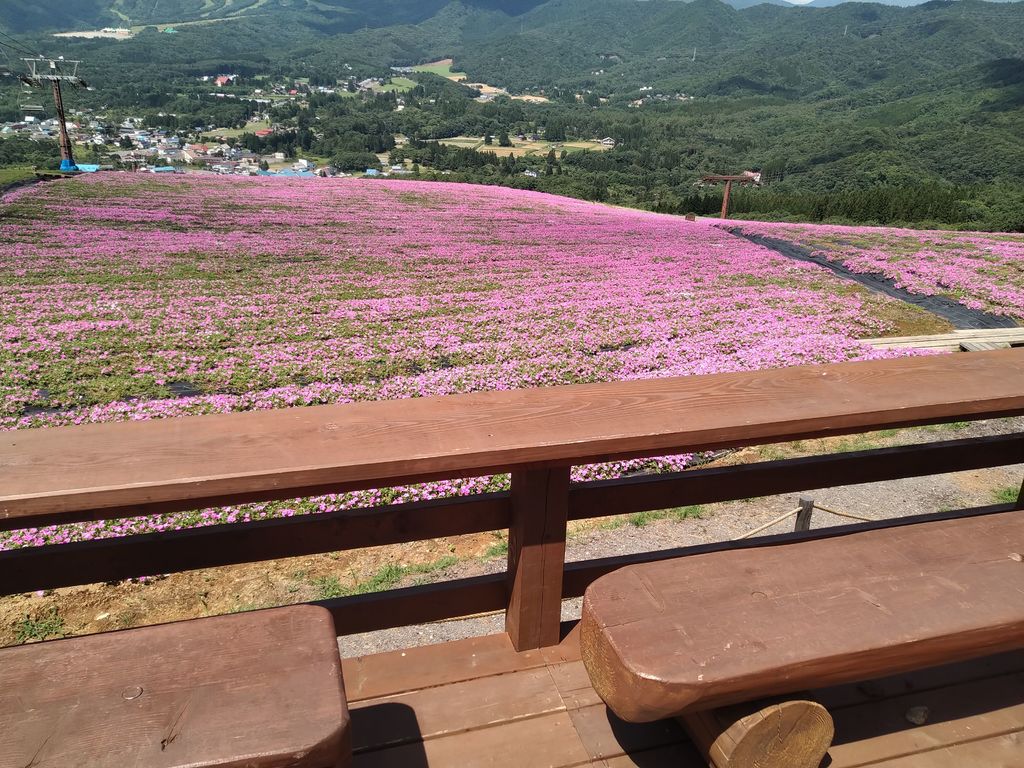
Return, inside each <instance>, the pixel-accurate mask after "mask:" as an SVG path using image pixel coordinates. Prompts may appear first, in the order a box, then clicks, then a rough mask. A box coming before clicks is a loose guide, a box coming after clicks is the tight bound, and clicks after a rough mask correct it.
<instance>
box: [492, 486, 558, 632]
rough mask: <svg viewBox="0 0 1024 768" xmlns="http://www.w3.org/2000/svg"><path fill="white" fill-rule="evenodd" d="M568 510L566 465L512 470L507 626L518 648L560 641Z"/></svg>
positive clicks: (506, 628)
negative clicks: (552, 467) (551, 467)
mask: <svg viewBox="0 0 1024 768" xmlns="http://www.w3.org/2000/svg"><path fill="white" fill-rule="evenodd" d="M568 515H569V467H556V468H554V469H530V470H518V471H513V472H512V523H511V525H510V527H509V531H508V583H509V600H508V611H507V613H506V614H505V631H506V632H508V636H509V638H510V639H511V640H512V644H513V645H514V646H515V648H516V650H518V651H525V650H528V649H531V648H543V647H544V646H548V645H557V644H558V642H559V639H560V638H559V627H560V624H561V619H562V575H563V572H564V570H565V527H566V520H567V519H568Z"/></svg>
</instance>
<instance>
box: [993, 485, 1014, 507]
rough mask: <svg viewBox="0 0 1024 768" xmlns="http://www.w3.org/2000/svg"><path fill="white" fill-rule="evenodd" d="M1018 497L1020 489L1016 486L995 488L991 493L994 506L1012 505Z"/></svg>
mask: <svg viewBox="0 0 1024 768" xmlns="http://www.w3.org/2000/svg"><path fill="white" fill-rule="evenodd" d="M1019 495H1020V487H1019V486H1016V485H1008V486H1006V487H1005V488H997V489H996V490H994V491H992V498H993V499H995V502H996V504H1013V503H1014V502H1016V501H1017V497H1018V496H1019Z"/></svg>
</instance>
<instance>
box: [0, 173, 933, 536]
mask: <svg viewBox="0 0 1024 768" xmlns="http://www.w3.org/2000/svg"><path fill="white" fill-rule="evenodd" d="M58 211H60V212H61V213H62V218H63V220H64V221H72V222H74V224H73V225H66V226H57V225H55V224H54V223H53V222H54V214H55V213H56V212H58ZM0 214H2V217H3V218H2V220H0V221H2V223H0V237H2V238H3V241H4V242H5V244H7V247H6V248H5V249H3V251H2V252H0V307H2V309H0V329H2V334H3V337H2V338H3V343H2V346H0V428H2V429H26V428H34V427H45V426H53V425H61V424H80V423H85V422H95V421H111V420H126V419H148V418H160V417H166V416H176V415H187V414H201V413H214V412H225V411H234V410H249V409H262V408H279V407H288V406H301V405H309V404H317V403H333V402H350V401H356V400H371V399H390V398H402V397H422V396H430V395H440V394H448V393H456V392H467V391H473V390H481V389H492V390H493V389H512V388H518V387H535V386H545V385H555V384H569V383H576V382H592V381H607V380H618V379H631V378H644V377H658V376H672V375H684V374H696V373H710V372H716V371H732V370H742V369H754V368H765V367H774V366H785V365H793V364H799V363H806V362H827V361H838V360H846V359H853V358H868V357H882V356H890V355H892V354H896V353H892V352H880V351H877V350H873V349H871V348H869V347H868V346H867V345H865V344H861V343H859V342H858V341H857V339H858V338H860V337H871V336H880V335H886V334H898V333H900V332H901V331H903V330H905V329H906V328H907V327H914V328H915V329H919V328H922V327H924V328H927V327H928V326H929V323H931V324H933V325H934V324H936V321H935V320H934V318H931V316H929V315H927V314H925V313H923V312H922V311H921V310H918V309H916V308H913V307H909V306H907V305H904V304H902V303H900V302H897V301H894V300H890V299H888V298H885V297H880V296H877V295H873V294H868V293H866V292H864V291H862V290H861V289H860V288H859V287H857V286H855V285H853V284H849V283H845V282H843V281H841V280H840V279H838V278H836V277H834V276H833V275H832V274H831V273H829V272H828V271H826V270H824V269H821V268H820V267H817V266H815V265H808V264H802V263H798V262H794V261H791V260H788V259H786V258H784V257H782V256H780V255H778V254H776V253H774V252H772V251H771V250H769V249H767V248H763V247H760V246H757V245H754V244H752V243H750V242H748V241H746V240H743V239H742V238H739V237H736V236H735V235H732V234H729V233H727V232H724V231H722V230H720V229H718V228H716V227H715V226H712V225H711V224H708V223H704V222H696V223H691V222H686V221H684V220H682V219H680V218H675V217H669V216H662V215H657V214H652V213H646V212H642V211H635V210H628V209H620V208H610V207H606V206H601V205H594V204H590V203H585V202H581V201H578V200H572V199H567V198H559V197H553V196H547V195H542V194H539V193H533V192H526V191H518V190H511V189H505V188H497V187H468V186H464V185H456V184H444V185H441V184H434V183H430V182H413V181H408V182H407V181H397V182H395V181H357V180H324V181H316V182H312V183H311V182H308V181H298V180H295V181H289V180H284V179H256V180H244V179H234V178H217V177H195V176H191V177H188V178H181V177H178V178H154V177H151V176H146V177H143V176H140V175H129V174H101V175H91V176H88V177H78V178H74V179H69V180H64V181H60V182H56V183H51V184H47V185H43V186H35V187H31V188H25V189H20V190H17V191H15V192H13V193H12V194H11V195H9V196H8V197H7V198H6V199H5V201H4V203H3V205H2V208H0ZM687 461H688V457H666V458H663V459H659V460H655V461H654V462H653V463H648V464H647V465H643V464H641V463H639V462H622V463H618V464H614V465H602V466H598V467H584V468H578V469H577V470H576V477H577V478H579V479H590V478H596V477H604V476H613V475H616V474H620V473H621V472H623V471H634V470H637V469H639V468H641V467H642V466H647V467H648V468H652V469H672V468H679V467H681V466H684V465H685V464H686V462H687ZM506 481H507V480H506V478H503V477H494V478H477V479H469V480H464V481H455V482H450V483H443V484H435V485H427V486H417V487H412V488H399V489H390V490H387V491H383V492H381V491H366V492H360V493H354V494H346V495H344V496H330V497H320V498H316V499H306V500H302V501H300V502H287V503H268V504H252V505H244V506H240V507H232V508H221V509H208V510H200V511H197V512H190V513H181V514H176V515H165V516H160V517H149V518H135V519H129V520H123V521H113V522H102V523H83V524H76V525H71V526H62V527H59V528H46V529H39V530H32V531H26V532H11V533H5V534H2V537H0V548H11V547H20V546H31V545H35V544H41V543H47V542H63V541H70V540H77V539H82V538H85V539H88V538H96V537H102V536H112V535H123V534H128V533H135V532H142V531H151V530H167V529H173V528H180V527H189V526H195V525H203V524H213V523H219V522H234V521H243V520H251V519H261V518H265V517H272V516H280V515H285V516H287V515H293V514H302V513H307V512H318V511H327V510H331V509H337V508H350V507H354V506H362V505H368V504H379V503H387V502H391V501H405V500H413V499H418V498H430V497H435V496H440V495H451V494H462V493H470V492H475V491H478V490H483V489H489V488H500V487H503V486H504V483H505V482H506Z"/></svg>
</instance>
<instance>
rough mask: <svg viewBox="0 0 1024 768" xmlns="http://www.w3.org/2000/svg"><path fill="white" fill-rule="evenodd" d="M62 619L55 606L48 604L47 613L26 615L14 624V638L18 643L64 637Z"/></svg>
mask: <svg viewBox="0 0 1024 768" xmlns="http://www.w3.org/2000/svg"><path fill="white" fill-rule="evenodd" d="M66 634H67V633H66V632H65V631H64V619H63V618H61V616H60V614H59V613H58V612H57V606H55V605H52V606H50V610H49V611H48V612H47V613H44V614H41V615H39V616H32V615H26V616H25V618H24V619H22V620H21V621H19V622H18V623H17V624H16V625H15V629H14V639H15V640H16V641H17V642H18V643H19V644H20V643H28V642H31V641H33V640H46V639H48V638H51V637H64V635H66Z"/></svg>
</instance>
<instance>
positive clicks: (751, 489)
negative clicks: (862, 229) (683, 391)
mask: <svg viewBox="0 0 1024 768" xmlns="http://www.w3.org/2000/svg"><path fill="white" fill-rule="evenodd" d="M1018 463H1024V434H1010V435H996V436H991V437H982V438H974V439H968V440H954V441H945V442H939V443H922V444H918V445H907V446H900V447H897V448H881V449H873V450H865V451H857V452H851V453H846V454H829V455H825V456H812V457H807V458H800V459H784V460H779V461H770V462H759V463H756V464H746V465H737V466H730V467H720V468H714V469H696V470H689V471H685V472H676V473H669V474H662V475H650V476H641V477H627V478H622V479H618V480H600V481H595V482H589V483H580V484H577V485H573V486H571V487H570V490H569V502H568V503H569V519H572V520H582V519H588V518H594V517H604V516H608V515H620V514H632V513H635V512H646V511H650V510H659V509H666V508H669V507H675V506H684V505H690V504H712V503H716V502H722V501H732V500H736V499H742V498H750V497H754V496H767V495H770V494H776V493H786V492H794V491H804V490H808V489H809V488H811V487H812V486H818V487H826V486H828V487H834V486H841V485H853V484H856V483H868V482H878V481H883V480H896V479H900V478H906V477H920V476H923V475H933V474H940V473H943V472H951V471H958V470H969V469H978V468H981V467H996V466H1003V465H1008V464H1018ZM510 520H511V495H510V494H509V493H508V492H504V493H491V494H481V495H477V496H469V497H463V498H453V499H439V500H434V501H423V502H415V503H410V504H399V505H394V506H387V507H379V508H370V509H357V510H349V511H343V512H333V513H328V514H323V515H304V516H300V517H292V518H283V519H275V520H264V521H260V522H255V523H232V524H226V525H214V526H207V527H202V528H194V529H191V530H184V531H171V532H167V533H151V534H142V535H138V536H128V537H124V538H116V539H101V540H96V541H88V542H77V543H73V544H60V545H48V546H42V547H31V548H25V549H17V550H12V551H8V552H0V594H17V593H20V592H29V591H32V590H37V589H55V588H57V587H67V586H73V585H76V584H92V583H98V582H104V581H117V580H120V579H127V578H135V577H139V576H153V575H157V574H163V573H172V572H176V571H186V570H194V569H198V568H212V567H217V566H224V565H234V564H237V563H248V562H259V561H263V560H273V559H277V558H283V557H297V556H301V555H313V554H319V553H324V552H338V551H343V550H350V549H361V548H364V547H376V546H382V545H386V544H401V543H405V542H411V541H421V540H423V539H433V538H442V537H446V536H459V535H463V534H472V533H483V532H487V531H495V530H501V529H508V528H509V527H510Z"/></svg>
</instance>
